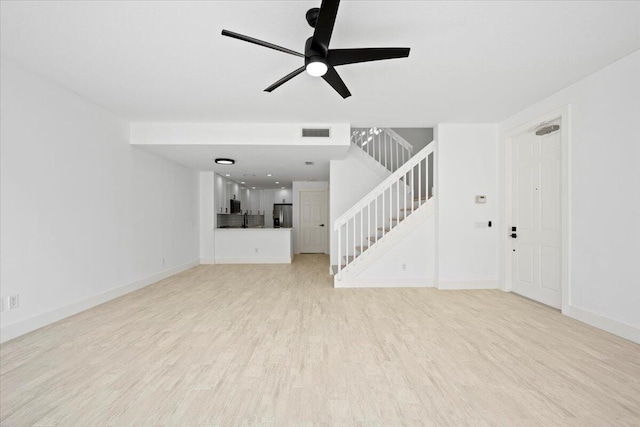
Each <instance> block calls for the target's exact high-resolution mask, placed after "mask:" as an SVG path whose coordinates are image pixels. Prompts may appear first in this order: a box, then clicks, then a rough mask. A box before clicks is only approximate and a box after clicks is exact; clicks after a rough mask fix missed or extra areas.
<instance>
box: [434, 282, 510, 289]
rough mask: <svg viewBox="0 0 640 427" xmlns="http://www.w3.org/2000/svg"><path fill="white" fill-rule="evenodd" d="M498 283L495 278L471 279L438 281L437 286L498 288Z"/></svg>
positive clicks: (441, 287)
mask: <svg viewBox="0 0 640 427" xmlns="http://www.w3.org/2000/svg"><path fill="white" fill-rule="evenodd" d="M499 285H500V283H499V282H498V281H497V280H471V281H466V280H464V281H442V280H440V281H438V284H437V286H436V287H437V288H438V289H442V290H454V289H498V288H499Z"/></svg>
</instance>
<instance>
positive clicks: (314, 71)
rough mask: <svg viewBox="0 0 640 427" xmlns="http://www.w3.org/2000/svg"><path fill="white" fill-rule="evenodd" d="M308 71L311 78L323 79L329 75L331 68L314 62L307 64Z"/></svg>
mask: <svg viewBox="0 0 640 427" xmlns="http://www.w3.org/2000/svg"><path fill="white" fill-rule="evenodd" d="M306 69H307V73H309V75H310V76H313V77H322V76H324V75H325V74H327V70H328V69H329V67H327V64H325V63H324V62H322V61H312V62H309V63H308V64H307V67H306Z"/></svg>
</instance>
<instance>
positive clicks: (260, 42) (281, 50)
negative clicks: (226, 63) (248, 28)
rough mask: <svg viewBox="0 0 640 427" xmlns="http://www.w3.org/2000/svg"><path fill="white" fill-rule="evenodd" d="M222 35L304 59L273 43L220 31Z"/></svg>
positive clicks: (292, 51)
mask: <svg viewBox="0 0 640 427" xmlns="http://www.w3.org/2000/svg"><path fill="white" fill-rule="evenodd" d="M222 35H223V36H227V37H231V38H234V39H238V40H242V41H245V42H249V43H253V44H257V45H258V46H264V47H268V48H269V49H273V50H279V51H280V52H284V53H289V54H291V55H295V56H300V57H302V58H304V55H303V54H301V53H298V52H296V51H294V50H291V49H287V48H286V47H282V46H278V45H276V44H273V43H269V42H265V41H262V40H258V39H254V38H253V37H249V36H245V35H242V34H238V33H234V32H233V31H227V30H222Z"/></svg>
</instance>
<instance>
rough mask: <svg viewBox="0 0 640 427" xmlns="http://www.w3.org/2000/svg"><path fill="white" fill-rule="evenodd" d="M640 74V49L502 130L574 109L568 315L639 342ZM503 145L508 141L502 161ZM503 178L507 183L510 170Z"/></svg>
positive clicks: (516, 117) (523, 113)
mask: <svg viewBox="0 0 640 427" xmlns="http://www.w3.org/2000/svg"><path fill="white" fill-rule="evenodd" d="M638 76H640V51H636V52H634V53H632V54H631V55H629V56H627V57H625V58H622V59H621V60H619V61H617V62H615V63H613V64H611V65H609V66H608V67H606V68H604V69H602V70H601V71H599V72H597V73H595V74H592V75H591V76H589V77H587V78H585V79H583V80H581V81H579V82H577V83H575V84H573V85H572V86H569V87H568V88H566V89H564V90H561V91H560V92H558V93H556V94H554V95H552V96H550V97H548V98H546V99H544V100H542V101H540V102H538V103H537V104H535V105H533V106H531V107H529V108H527V109H526V110H524V111H521V112H519V113H517V114H515V115H513V116H511V117H509V118H508V119H506V120H505V121H503V122H502V123H501V124H500V130H501V132H502V134H503V135H504V133H505V132H508V131H509V130H511V129H513V128H516V127H517V126H519V125H521V124H523V123H526V122H528V121H531V120H535V119H537V118H538V117H540V116H541V115H543V114H546V113H548V112H551V111H553V110H556V109H558V108H559V107H561V106H564V105H567V104H570V107H571V119H570V135H571V136H570V138H571V147H570V151H571V155H570V162H571V169H570V170H571V172H570V185H571V201H570V203H571V237H570V241H571V255H570V262H571V265H570V270H571V278H570V295H569V304H570V307H569V310H568V312H567V313H566V314H568V315H570V316H573V317H576V318H578V319H580V320H583V321H586V322H588V323H591V324H594V325H596V326H598V327H601V328H605V329H607V330H610V331H612V332H614V333H617V334H620V335H623V336H626V337H627V338H630V339H634V340H635V341H638V342H640V308H639V307H640V262H639V261H640V166H639V165H640V77H638ZM504 142H505V141H504V138H501V145H500V152H501V159H503V157H504ZM500 180H501V183H504V173H502V174H501V176H500ZM502 185H503V184H502ZM502 185H501V188H502ZM501 253H502V250H501ZM503 279H504V278H503Z"/></svg>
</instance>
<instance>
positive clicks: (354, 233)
mask: <svg viewBox="0 0 640 427" xmlns="http://www.w3.org/2000/svg"><path fill="white" fill-rule="evenodd" d="M356 215H357V214H356ZM356 215H354V216H353V258H352V259H351V260H352V261H355V260H356Z"/></svg>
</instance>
